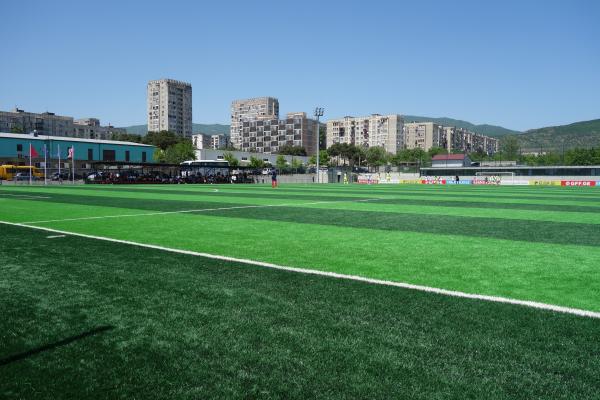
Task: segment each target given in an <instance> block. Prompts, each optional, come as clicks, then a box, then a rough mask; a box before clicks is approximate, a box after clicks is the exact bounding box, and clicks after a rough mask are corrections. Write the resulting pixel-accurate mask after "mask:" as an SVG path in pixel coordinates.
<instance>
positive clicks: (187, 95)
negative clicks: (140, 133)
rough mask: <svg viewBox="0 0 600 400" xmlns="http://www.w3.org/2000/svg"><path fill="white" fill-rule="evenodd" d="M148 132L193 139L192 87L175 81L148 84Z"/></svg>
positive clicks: (162, 80) (165, 80)
mask: <svg viewBox="0 0 600 400" xmlns="http://www.w3.org/2000/svg"><path fill="white" fill-rule="evenodd" d="M147 89H148V91H147V93H148V96H147V98H148V131H151V132H158V131H171V132H173V133H176V134H178V135H180V136H184V137H187V138H191V137H192V85H191V84H189V83H186V82H181V81H176V80H174V79H159V80H155V81H150V82H148V88H147Z"/></svg>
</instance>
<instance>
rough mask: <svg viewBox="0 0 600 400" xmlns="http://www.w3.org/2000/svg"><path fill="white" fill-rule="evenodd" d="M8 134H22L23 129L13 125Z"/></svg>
mask: <svg viewBox="0 0 600 400" xmlns="http://www.w3.org/2000/svg"><path fill="white" fill-rule="evenodd" d="M10 133H23V127H22V126H21V125H16V124H15V125H13V126H12V128H10Z"/></svg>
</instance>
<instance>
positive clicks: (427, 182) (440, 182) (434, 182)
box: [421, 179, 446, 185]
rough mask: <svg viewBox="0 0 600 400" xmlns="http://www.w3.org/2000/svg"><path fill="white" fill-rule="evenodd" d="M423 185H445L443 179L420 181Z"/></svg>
mask: <svg viewBox="0 0 600 400" xmlns="http://www.w3.org/2000/svg"><path fill="white" fill-rule="evenodd" d="M421 183H422V184H423V185H445V184H446V180H445V179H437V180H436V179H421Z"/></svg>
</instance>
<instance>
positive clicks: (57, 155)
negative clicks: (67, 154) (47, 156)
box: [56, 144, 60, 160]
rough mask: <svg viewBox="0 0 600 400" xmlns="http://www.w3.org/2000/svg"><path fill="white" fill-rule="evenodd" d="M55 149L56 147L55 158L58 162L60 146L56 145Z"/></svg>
mask: <svg viewBox="0 0 600 400" xmlns="http://www.w3.org/2000/svg"><path fill="white" fill-rule="evenodd" d="M56 147H57V150H56V157H57V158H58V159H59V160H60V144H57V145H56Z"/></svg>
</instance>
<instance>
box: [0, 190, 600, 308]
mask: <svg viewBox="0 0 600 400" xmlns="http://www.w3.org/2000/svg"><path fill="white" fill-rule="evenodd" d="M18 196H22V197H18ZM25 196H29V197H25ZM33 196H36V197H33ZM365 200H367V201H365ZM0 204H1V205H2V207H0V220H4V221H12V222H28V223H33V225H39V226H44V227H49V228H56V229H61V230H65V231H69V232H78V233H84V234H90V235H98V236H105V237H111V238H116V239H122V240H129V241H136V242H140V243H149V244H155V245H159V246H165V247H173V248H178V249H185V250H194V251H198V252H206V253H211V254H218V255H224V256H232V257H237V258H246V259H252V260H257V261H268V262H273V263H277V264H283V265H288V266H294V267H302V268H314V269H319V270H324V271H332V272H338V273H344V274H352V275H360V276H364V277H371V278H379V279H387V280H394V281H402V282H408V283H414V284H420V285H427V286H433V287H439V288H444V289H451V290H460V291H465V292H468V293H477V294H487V295H498V296H505V297H511V298H516V299H521V300H533V301H539V302H544V303H550V304H556V305H561V306H568V307H576V308H581V309H586V310H592V311H600V278H599V276H600V271H599V268H600V267H599V265H600V189H598V188H563V187H474V186H460V185H458V186H447V187H444V186H425V185H421V186H414V185H388V186H384V185H381V186H359V185H351V186H343V185H283V186H282V187H280V188H279V189H277V190H272V189H271V188H270V187H268V186H263V185H171V186H158V185H139V186H112V185H111V186H76V187H66V186H63V187H58V186H50V187H43V186H42V187H31V188H30V187H26V186H21V187H14V186H12V187H9V186H7V187H2V188H0ZM191 210H198V211H195V212H186V213H181V214H177V213H175V214H173V213H171V214H161V213H165V212H167V213H169V212H175V211H191ZM137 214H143V216H133V217H131V215H137ZM147 214H150V215H147ZM121 216H123V217H121ZM104 217H109V218H104ZM78 218H84V219H83V220H72V219H78ZM64 219H67V220H65V221H61V220H64Z"/></svg>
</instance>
